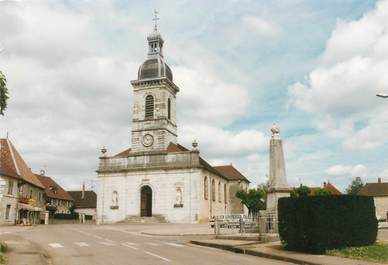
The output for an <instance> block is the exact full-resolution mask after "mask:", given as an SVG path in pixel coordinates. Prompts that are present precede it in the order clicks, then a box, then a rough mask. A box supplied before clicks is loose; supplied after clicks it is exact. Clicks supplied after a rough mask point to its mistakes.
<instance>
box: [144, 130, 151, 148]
mask: <svg viewBox="0 0 388 265" xmlns="http://www.w3.org/2000/svg"><path fill="white" fill-rule="evenodd" d="M142 143H143V145H144V146H145V147H150V146H151V145H152V144H153V143H154V137H153V136H152V135H151V134H149V133H147V134H146V135H144V136H143V141H142Z"/></svg>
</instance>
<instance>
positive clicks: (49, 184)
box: [35, 174, 74, 201]
mask: <svg viewBox="0 0 388 265" xmlns="http://www.w3.org/2000/svg"><path fill="white" fill-rule="evenodd" d="M35 175H36V177H37V178H38V179H39V181H40V182H41V183H42V184H43V185H44V186H45V193H46V196H47V197H48V198H54V199H60V200H68V201H74V199H73V198H72V197H71V196H70V194H69V193H67V192H66V191H65V190H64V189H63V188H62V187H61V186H59V184H58V183H56V182H55V181H54V180H53V179H52V178H50V177H48V176H43V175H38V174H35Z"/></svg>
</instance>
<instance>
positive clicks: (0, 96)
mask: <svg viewBox="0 0 388 265" xmlns="http://www.w3.org/2000/svg"><path fill="white" fill-rule="evenodd" d="M7 100H8V88H7V79H6V78H5V75H4V74H3V72H1V71H0V115H3V116H4V111H5V109H6V108H7Z"/></svg>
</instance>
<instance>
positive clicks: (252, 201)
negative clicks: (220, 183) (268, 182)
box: [236, 188, 266, 215]
mask: <svg viewBox="0 0 388 265" xmlns="http://www.w3.org/2000/svg"><path fill="white" fill-rule="evenodd" d="M265 195H266V193H265V191H264V190H263V189H261V188H257V189H249V190H248V191H245V190H239V191H237V192H236V197H237V198H239V199H240V200H241V203H242V204H244V205H245V206H246V207H247V208H248V211H249V215H251V214H256V213H258V212H259V211H260V210H264V209H265V201H264V198H265Z"/></svg>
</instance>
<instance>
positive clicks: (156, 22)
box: [152, 10, 159, 31]
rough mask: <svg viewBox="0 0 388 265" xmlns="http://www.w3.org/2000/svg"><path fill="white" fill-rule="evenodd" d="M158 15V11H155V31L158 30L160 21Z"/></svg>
mask: <svg viewBox="0 0 388 265" xmlns="http://www.w3.org/2000/svg"><path fill="white" fill-rule="evenodd" d="M158 13H159V12H158V11H156V10H154V14H155V16H154V18H153V19H152V20H153V21H154V22H155V31H157V30H158V20H159V18H158Z"/></svg>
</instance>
